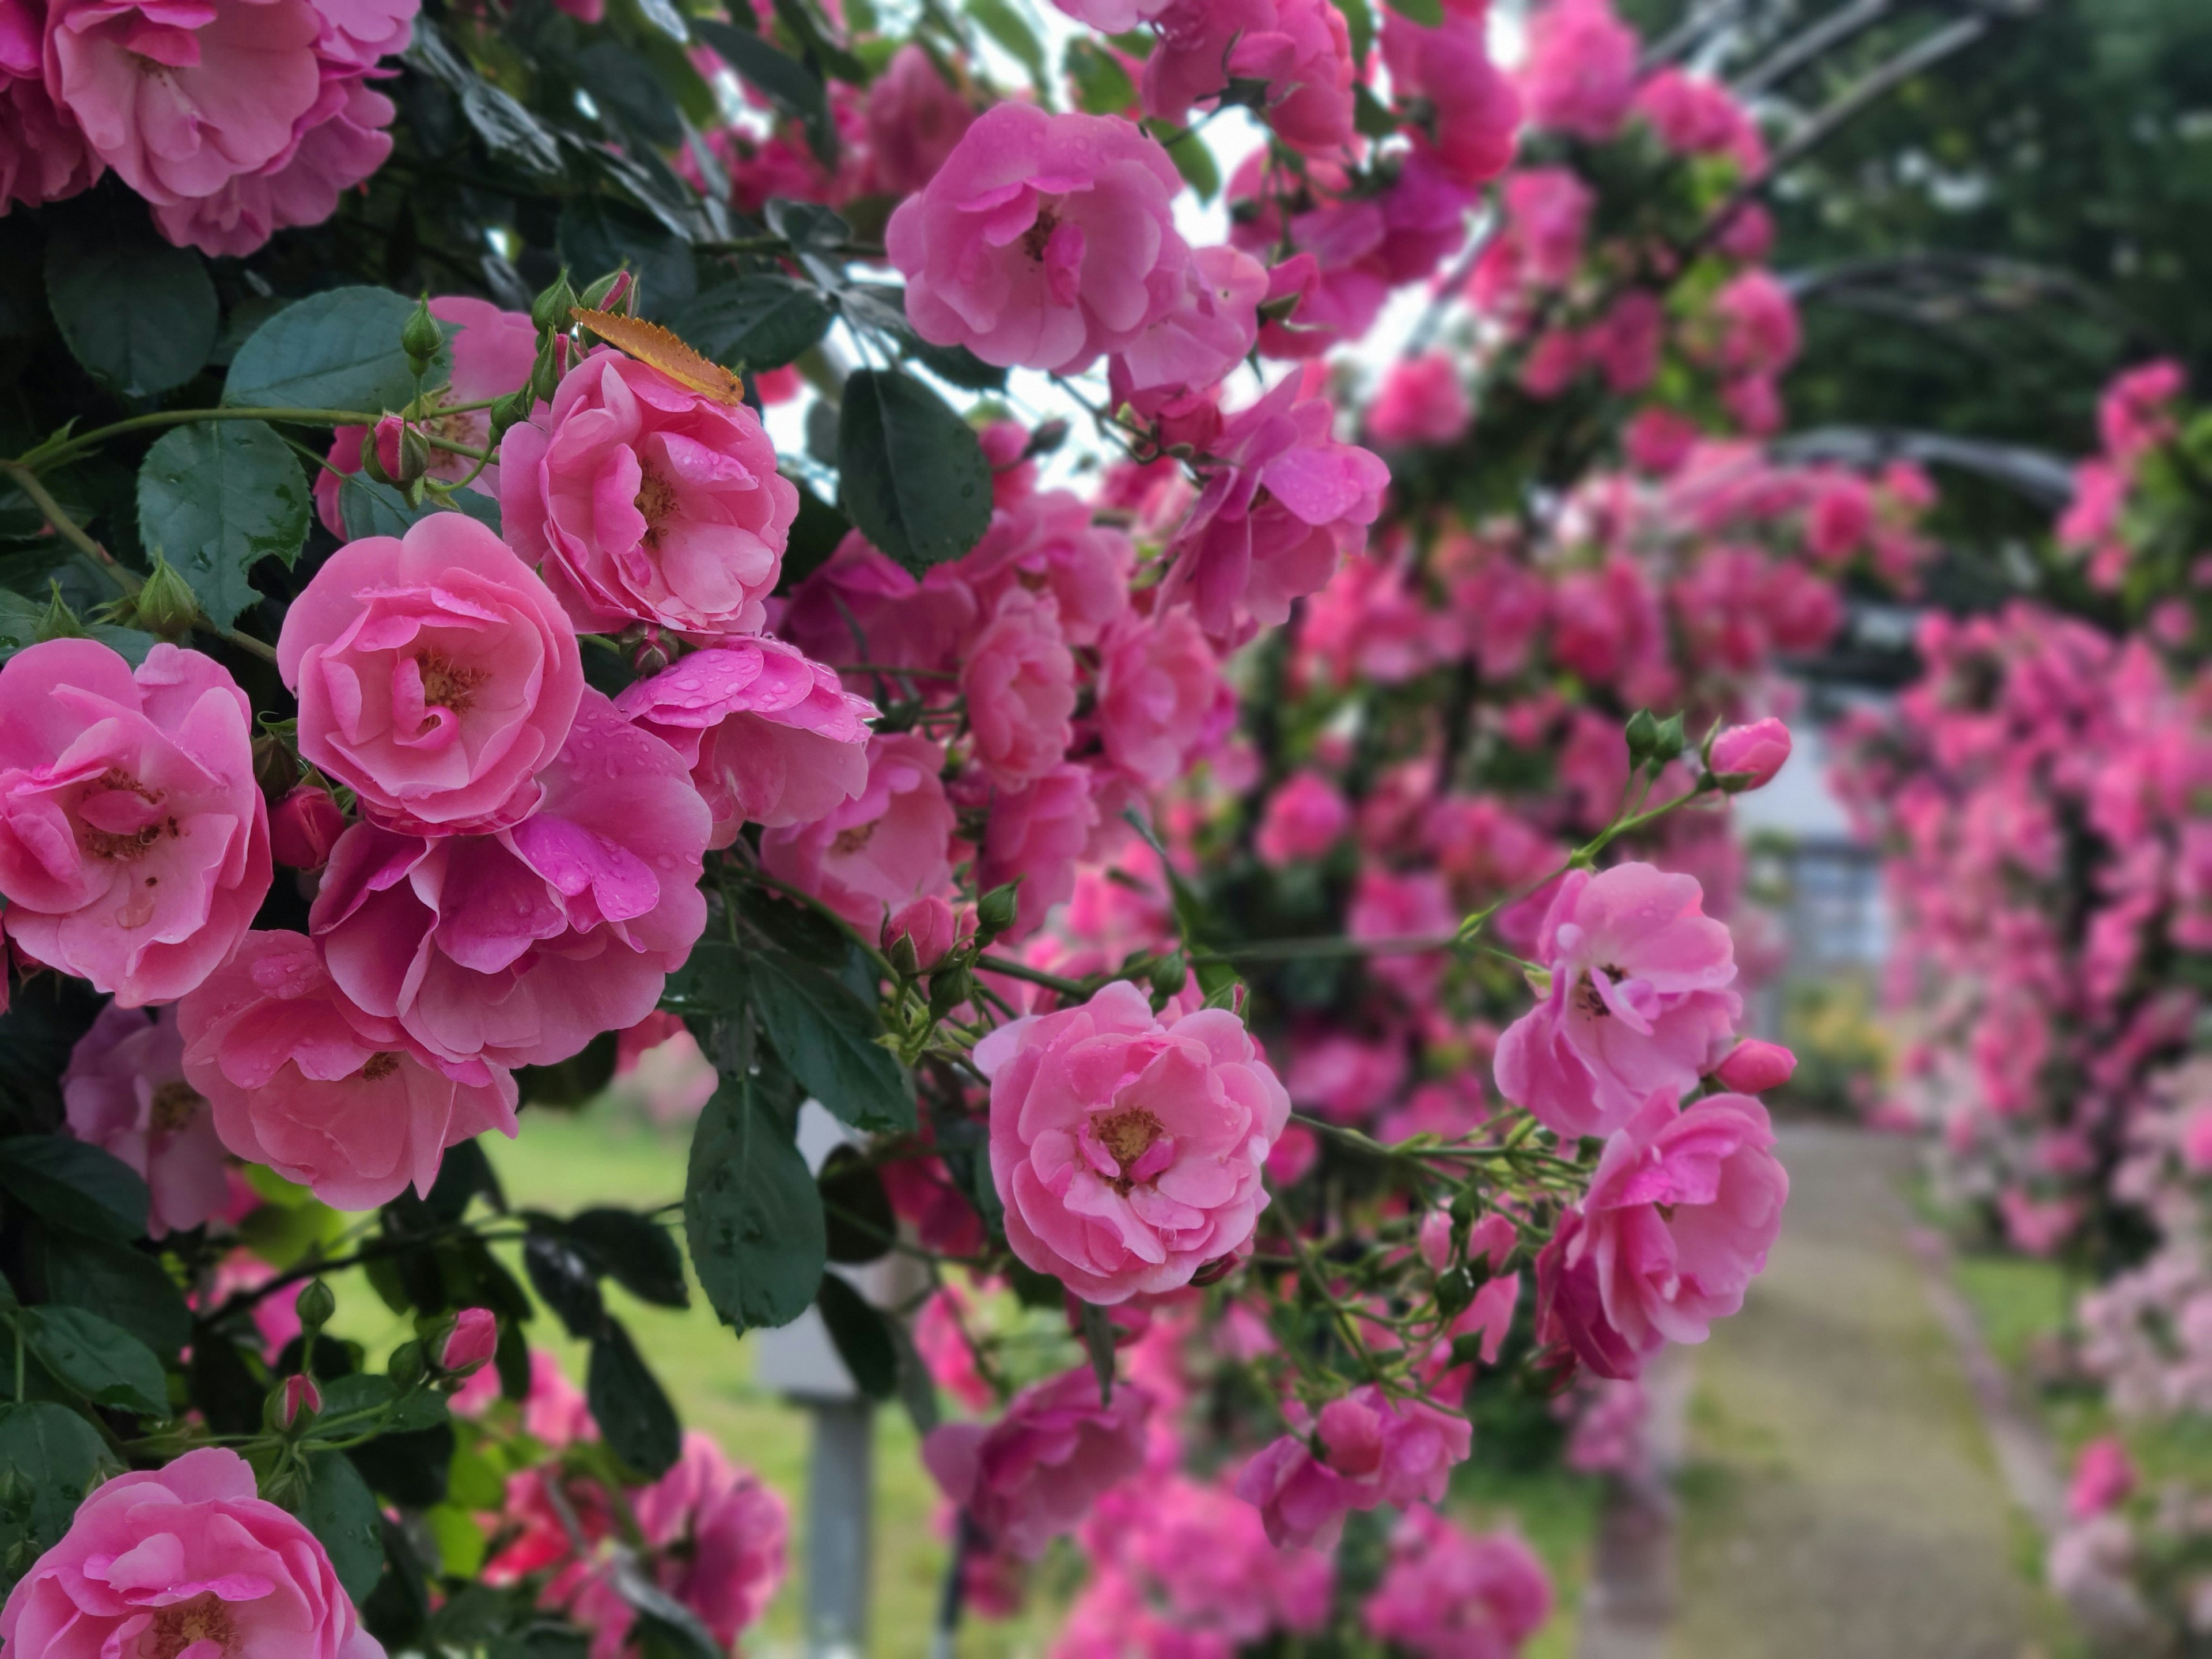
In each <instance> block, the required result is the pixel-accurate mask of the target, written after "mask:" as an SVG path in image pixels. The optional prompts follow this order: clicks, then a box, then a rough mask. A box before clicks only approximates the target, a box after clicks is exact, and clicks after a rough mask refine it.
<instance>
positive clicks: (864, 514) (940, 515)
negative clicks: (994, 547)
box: [837, 368, 991, 575]
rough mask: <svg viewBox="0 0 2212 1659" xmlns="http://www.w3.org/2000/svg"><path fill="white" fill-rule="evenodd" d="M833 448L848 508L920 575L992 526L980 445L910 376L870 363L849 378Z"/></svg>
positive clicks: (986, 471) (965, 426)
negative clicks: (873, 366) (835, 450)
mask: <svg viewBox="0 0 2212 1659" xmlns="http://www.w3.org/2000/svg"><path fill="white" fill-rule="evenodd" d="M837 447H838V455H839V459H840V462H841V468H840V471H841V477H842V494H843V496H844V503H845V510H846V511H847V512H848V513H851V514H852V517H853V522H854V524H855V525H856V526H859V527H860V533H861V534H863V535H864V536H866V538H868V539H869V540H870V541H872V542H873V543H874V544H876V545H877V546H878V547H879V548H881V549H882V550H884V552H885V553H887V554H889V555H890V556H891V557H892V558H894V559H896V560H897V561H898V562H899V563H901V564H902V565H904V566H905V567H906V568H908V570H910V571H912V572H914V573H915V574H916V575H920V574H921V573H922V572H923V571H925V570H927V569H928V568H929V567H930V566H932V565H935V564H943V563H945V562H946V561H947V560H950V559H957V558H958V557H959V556H961V555H962V554H963V553H965V552H966V551H967V550H969V548H971V547H973V546H975V544H976V543H977V542H978V541H980V540H981V539H982V535H983V532H985V531H986V530H987V529H989V528H990V526H991V467H990V463H989V462H987V461H986V460H985V459H983V447H982V445H981V444H980V443H978V442H977V441H976V439H975V431H974V429H973V428H970V427H969V424H968V422H965V421H963V420H962V419H961V418H960V416H957V414H955V413H954V412H953V411H952V410H951V408H950V407H949V406H948V405H947V404H945V400H944V399H943V398H940V397H939V396H938V395H937V394H936V393H935V392H932V391H931V390H930V389H929V388H928V387H927V386H924V385H922V383H921V381H919V380H915V378H914V377H913V376H912V375H910V374H900V373H899V372H898V371H897V370H896V369H892V370H883V369H873V368H864V369H861V370H860V371H859V372H857V373H856V374H854V375H853V376H852V377H851V378H850V379H848V380H847V381H846V382H845V398H844V403H843V405H842V411H841V413H840V416H839V420H838V426H837Z"/></svg>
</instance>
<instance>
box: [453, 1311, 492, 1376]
mask: <svg viewBox="0 0 2212 1659" xmlns="http://www.w3.org/2000/svg"><path fill="white" fill-rule="evenodd" d="M498 1346H499V1321H498V1319H497V1318H496V1317H495V1316H494V1315H493V1313H492V1310H490V1309H489V1308H464V1309H462V1310H460V1312H459V1314H458V1315H456V1316H454V1319H453V1329H452V1330H450V1331H448V1332H447V1334H446V1341H445V1346H443V1347H441V1349H440V1350H439V1352H438V1369H439V1370H443V1371H451V1372H452V1373H453V1375H454V1376H467V1375H468V1374H469V1373H470V1372H471V1371H475V1370H480V1369H482V1368H483V1366H486V1365H489V1364H490V1363H491V1357H492V1352H493V1350H495V1348H497V1347H498Z"/></svg>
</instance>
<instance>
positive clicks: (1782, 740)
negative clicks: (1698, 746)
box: [1705, 715, 1790, 795]
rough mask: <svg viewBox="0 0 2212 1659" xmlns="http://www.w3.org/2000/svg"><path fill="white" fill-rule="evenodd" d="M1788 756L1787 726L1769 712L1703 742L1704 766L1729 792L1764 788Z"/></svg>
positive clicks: (1788, 731)
mask: <svg viewBox="0 0 2212 1659" xmlns="http://www.w3.org/2000/svg"><path fill="white" fill-rule="evenodd" d="M1789 758H1790V728H1789V727H1788V726H1784V724H1783V723H1782V722H1781V721H1780V720H1776V719H1774V718H1773V717H1772V716H1771V715H1770V716H1768V717H1767V718H1766V719H1765V720H1755V721H1753V723H1752V724H1751V725H1749V726H1730V727H1729V728H1728V730H1727V731H1725V732H1720V733H1719V734H1717V736H1716V737H1715V738H1713V739H1712V741H1711V742H1710V743H1708V744H1706V745H1705V769H1706V770H1707V771H1708V772H1709V773H1711V775H1712V780H1713V781H1714V782H1715V783H1716V784H1717V785H1719V786H1720V787H1721V788H1722V789H1723V790H1725V791H1727V792H1728V793H1729V794H1731V795H1735V794H1741V793H1743V792H1744V791H1745V790H1747V789H1764V788H1765V787H1766V786H1767V785H1768V784H1770V783H1771V782H1773V781H1774V775H1775V774H1776V773H1778V772H1779V771H1780V770H1781V769H1782V768H1783V766H1784V763H1787V762H1788V760H1789Z"/></svg>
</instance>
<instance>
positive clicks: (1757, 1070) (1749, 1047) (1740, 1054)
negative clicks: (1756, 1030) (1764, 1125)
mask: <svg viewBox="0 0 2212 1659" xmlns="http://www.w3.org/2000/svg"><path fill="white" fill-rule="evenodd" d="M1796 1069H1797V1056H1796V1055H1795V1054H1791V1053H1790V1050H1789V1049H1787V1048H1784V1047H1783V1046H1782V1045H1781V1044H1780V1043H1778V1042H1760V1041H1759V1039H1758V1038H1757V1037H1746V1038H1745V1039H1744V1040H1743V1041H1742V1042H1739V1043H1737V1044H1736V1045H1735V1048H1731V1049H1729V1052H1728V1058H1727V1059H1725V1060H1722V1061H1721V1063H1720V1065H1719V1066H1718V1067H1717V1068H1716V1069H1715V1071H1714V1073H1713V1076H1714V1077H1715V1078H1717V1079H1719V1081H1720V1085H1721V1087H1723V1089H1732V1090H1734V1091H1735V1092H1736V1093H1737V1094H1740V1095H1762V1094H1765V1092H1766V1091H1768V1090H1769V1089H1778V1088H1780V1087H1781V1086H1782V1085H1784V1084H1785V1083H1787V1082H1789V1081H1790V1073H1793V1072H1795V1071H1796Z"/></svg>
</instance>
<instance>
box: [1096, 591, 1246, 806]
mask: <svg viewBox="0 0 2212 1659" xmlns="http://www.w3.org/2000/svg"><path fill="white" fill-rule="evenodd" d="M1097 708H1098V713H1097V718H1098V730H1099V736H1100V738H1101V740H1102V741H1103V743H1104V744H1105V748H1106V757H1107V758H1108V759H1109V760H1110V761H1112V762H1113V763H1114V764H1115V766H1117V767H1119V768H1120V769H1121V770H1122V771H1124V772H1126V773H1127V774H1128V775H1130V776H1131V777H1133V778H1135V779H1136V780H1137V781H1139V782H1140V783H1144V784H1147V785H1150V786H1152V787H1154V788H1157V787H1160V786H1161V785H1163V784H1166V783H1169V782H1171V781H1174V780H1175V779H1176V777H1178V776H1180V775H1182V772H1183V770H1184V769H1185V768H1186V767H1188V765H1189V764H1190V763H1191V762H1192V761H1193V760H1194V758H1196V757H1198V756H1199V755H1200V753H1202V752H1203V751H1204V750H1206V748H1208V747H1209V746H1210V745H1212V744H1215V743H1218V741H1220V739H1221V738H1222V737H1223V735H1224V734H1225V733H1226V732H1227V731H1228V729H1229V728H1230V727H1231V726H1232V725H1234V724H1235V723H1236V720H1237V694H1236V693H1235V692H1233V691H1231V690H1230V689H1229V686H1228V684H1227V683H1226V682H1225V681H1224V680H1223V679H1222V678H1221V665H1220V662H1219V661H1218V659H1217V658H1216V657H1215V656H1214V654H1213V647H1212V646H1211V645H1209V644H1207V643H1206V634H1205V631H1204V630H1203V629H1200V627H1199V625H1198V623H1197V621H1196V619H1195V618H1194V617H1192V616H1191V614H1190V612H1189V611H1187V610H1184V609H1182V608H1181V607H1177V608H1176V609H1174V610H1171V611H1168V612H1167V613H1166V614H1165V615H1164V616H1162V617H1158V618H1154V619H1147V620H1142V621H1140V620H1139V619H1138V618H1136V617H1130V618H1128V619H1127V620H1126V621H1124V622H1122V623H1120V624H1118V625H1117V626H1115V629H1113V630H1112V631H1111V632H1110V633H1109V634H1108V635H1107V636H1106V638H1105V640H1104V641H1103V643H1102V644H1101V645H1100V647H1099V667H1098V700H1097Z"/></svg>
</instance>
